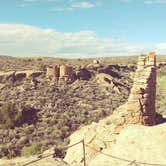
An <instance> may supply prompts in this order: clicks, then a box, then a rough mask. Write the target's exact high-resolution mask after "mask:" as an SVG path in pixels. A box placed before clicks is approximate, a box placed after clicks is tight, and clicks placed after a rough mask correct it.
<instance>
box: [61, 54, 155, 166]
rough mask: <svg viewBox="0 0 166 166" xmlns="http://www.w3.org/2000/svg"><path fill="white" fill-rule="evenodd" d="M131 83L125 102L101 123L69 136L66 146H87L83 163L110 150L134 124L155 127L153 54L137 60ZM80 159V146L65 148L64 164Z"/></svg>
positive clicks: (88, 126) (79, 161)
mask: <svg viewBox="0 0 166 166" xmlns="http://www.w3.org/2000/svg"><path fill="white" fill-rule="evenodd" d="M133 79H134V84H133V87H132V89H131V92H130V95H129V98H128V101H127V102H126V103H125V104H124V105H121V106H120V107H118V108H117V109H116V110H114V112H113V114H111V115H110V116H108V117H106V118H105V119H102V120H100V121H99V122H98V123H95V122H93V123H92V124H91V125H87V126H84V127H81V128H79V129H78V130H77V131H75V132H74V133H73V134H72V135H71V136H70V145H72V144H74V143H76V142H79V141H81V140H84V142H85V144H86V145H87V146H86V159H87V163H90V162H91V161H92V160H93V159H94V158H95V157H96V156H97V155H98V151H105V150H107V149H111V148H112V146H113V145H114V144H115V143H116V141H117V138H118V135H119V134H120V133H121V131H122V129H124V128H126V127H128V126H130V125H133V124H137V126H139V125H146V126H152V125H155V124H156V112H155V96H156V54H155V53H154V52H151V53H149V54H148V55H141V56H139V57H138V63H137V70H136V72H135V76H134V78H133ZM70 145H69V146H70ZM88 146H90V147H91V148H88ZM93 148H94V149H96V150H97V151H96V150H93ZM82 156H83V151H82V145H81V144H80V145H76V146H75V147H72V148H69V149H68V150H67V154H66V156H65V159H64V160H65V161H66V162H67V163H70V164H75V163H81V162H82V159H83V158H82ZM107 164H108V163H107ZM90 165H94V164H90ZM100 165H103V163H102V164H100Z"/></svg>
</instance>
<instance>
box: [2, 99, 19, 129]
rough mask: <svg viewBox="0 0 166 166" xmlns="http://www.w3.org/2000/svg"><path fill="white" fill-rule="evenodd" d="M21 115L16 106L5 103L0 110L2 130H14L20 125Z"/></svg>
mask: <svg viewBox="0 0 166 166" xmlns="http://www.w3.org/2000/svg"><path fill="white" fill-rule="evenodd" d="M20 120H21V114H20V113H19V111H18V109H17V107H16V105H15V104H14V103H11V102H6V103H4V104H3V105H2V107H1V108H0V124H1V126H2V127H4V128H14V127H15V126H17V125H18V124H19V123H20Z"/></svg>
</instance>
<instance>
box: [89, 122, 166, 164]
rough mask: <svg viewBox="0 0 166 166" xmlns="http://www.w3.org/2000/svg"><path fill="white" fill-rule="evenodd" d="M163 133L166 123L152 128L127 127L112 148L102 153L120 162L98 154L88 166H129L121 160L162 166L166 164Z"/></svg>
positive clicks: (164, 133)
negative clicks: (161, 165) (160, 165)
mask: <svg viewBox="0 0 166 166" xmlns="http://www.w3.org/2000/svg"><path fill="white" fill-rule="evenodd" d="M165 131H166V123H164V124H161V125H158V126H153V127H146V126H140V125H131V126H128V127H126V128H125V129H123V130H122V131H121V133H120V134H119V135H118V137H117V139H116V143H115V144H114V145H113V146H112V147H110V148H108V149H105V150H103V151H102V152H103V153H104V154H109V155H112V156H117V157H119V158H121V160H120V159H115V158H112V157H109V156H106V155H104V154H100V153H98V154H97V155H96V157H95V158H93V159H92V160H91V161H90V163H89V166H101V165H102V166H124V165H127V164H130V162H128V161H124V160H123V159H125V160H130V161H131V162H132V161H135V163H138V164H140V165H146V164H141V163H151V164H153V165H155V164H156V165H157V164H163V165H164V164H166V157H165V149H166V142H165V137H166V132H165ZM140 162H141V163H140ZM133 165H134V164H133ZM135 165H136V164H135Z"/></svg>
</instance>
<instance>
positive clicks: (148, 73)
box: [126, 52, 156, 125]
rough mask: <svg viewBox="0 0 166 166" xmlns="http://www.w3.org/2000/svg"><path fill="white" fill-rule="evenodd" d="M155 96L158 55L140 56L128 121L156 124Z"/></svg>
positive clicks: (131, 94)
mask: <svg viewBox="0 0 166 166" xmlns="http://www.w3.org/2000/svg"><path fill="white" fill-rule="evenodd" d="M155 96H156V55H155V53H154V52H151V53H149V55H148V56H146V55H141V56H139V58H138V64H137V70H136V73H135V77H134V85H133V87H132V89H131V92H130V96H129V98H128V102H127V111H128V119H126V120H127V123H132V124H143V125H154V124H155V119H156V118H155V115H156V113H155Z"/></svg>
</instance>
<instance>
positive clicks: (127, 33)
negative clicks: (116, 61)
mask: <svg viewBox="0 0 166 166" xmlns="http://www.w3.org/2000/svg"><path fill="white" fill-rule="evenodd" d="M165 20H166V0H1V5H0V54H8V55H18V56H21V55H22V56H35V55H36V56H39V55H41V56H43V55H44V56H47V55H48V56H61V57H68V56H73V57H83V56H84V57H87V56H109V55H123V54H126V55H128V54H131V55H133V54H137V53H144V52H147V51H151V50H152V49H155V50H156V51H157V52H158V53H161V54H164V53H166V41H165V39H166V33H165V30H166V21H165Z"/></svg>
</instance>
